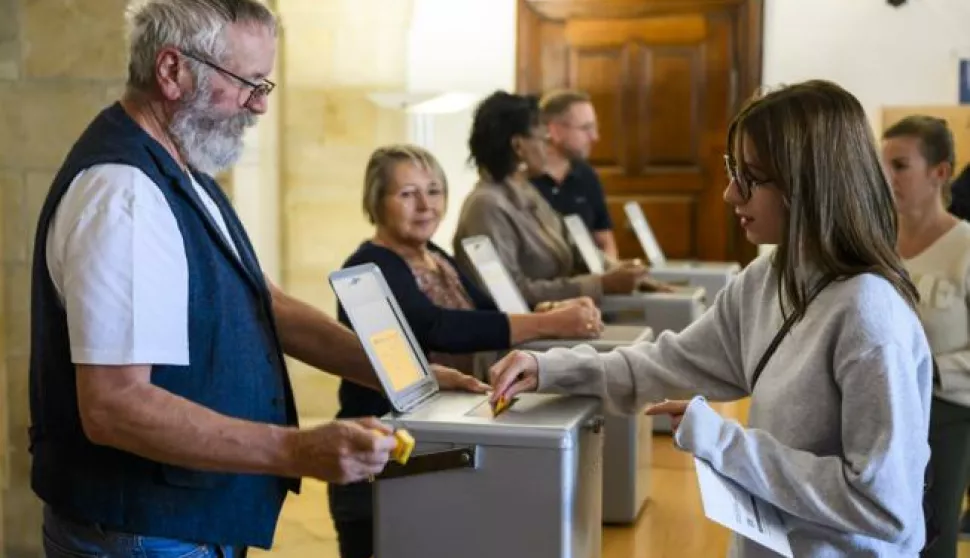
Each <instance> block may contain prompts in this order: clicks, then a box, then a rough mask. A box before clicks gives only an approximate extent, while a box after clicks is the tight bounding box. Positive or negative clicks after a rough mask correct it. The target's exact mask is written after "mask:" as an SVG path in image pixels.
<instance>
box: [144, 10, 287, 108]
mask: <svg viewBox="0 0 970 558" xmlns="http://www.w3.org/2000/svg"><path fill="white" fill-rule="evenodd" d="M125 16H126V19H127V22H128V41H129V61H128V85H129V86H130V87H133V88H135V89H139V90H143V91H146V90H150V89H151V88H152V87H154V85H155V59H156V57H157V56H158V52H159V51H160V50H161V49H162V48H164V47H174V48H177V49H179V50H181V51H186V52H188V53H190V54H193V55H195V56H200V57H204V58H206V59H209V60H211V61H212V62H216V63H221V62H224V60H225V57H226V55H227V54H228V52H227V51H228V47H227V45H226V40H225V33H224V31H225V28H226V26H227V25H229V24H232V23H249V24H255V25H262V26H265V27H267V28H269V29H270V31H271V32H272V33H273V35H274V36H275V35H276V27H277V21H276V16H275V15H273V12H272V11H270V9H269V8H267V7H266V5H265V4H263V3H262V2H260V1H259V0H131V2H130V3H129V5H128V9H127V11H126V14H125Z"/></svg>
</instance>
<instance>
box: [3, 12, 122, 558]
mask: <svg viewBox="0 0 970 558" xmlns="http://www.w3.org/2000/svg"><path fill="white" fill-rule="evenodd" d="M123 8H124V1H123V0H99V1H98V2H84V3H70V4H65V2H63V1H60V0H29V1H28V0H0V14H3V17H0V198H2V203H0V207H2V209H0V221H2V223H3V226H2V233H0V234H2V237H3V238H2V241H3V243H2V247H0V249H2V258H3V260H2V261H3V272H2V274H0V275H2V280H0V283H2V285H3V289H2V292H3V299H4V304H3V316H4V328H3V338H4V349H5V350H4V351H3V361H2V365H0V368H5V369H6V376H5V378H4V376H3V375H2V374H0V380H5V381H2V382H0V413H2V414H5V417H4V419H3V420H0V425H3V431H0V440H3V439H4V438H5V439H6V440H7V441H8V443H3V442H2V441H0V446H3V447H4V448H5V452H6V454H7V468H6V470H7V475H8V482H7V484H6V487H5V489H4V490H3V497H2V501H3V504H2V508H3V510H2V511H3V534H4V539H3V547H2V548H0V554H3V555H4V556H8V557H11V558H12V557H15V556H39V555H40V544H39V543H40V506H39V504H38V501H37V499H36V498H35V497H34V495H33V493H32V492H31V491H30V483H29V471H30V458H29V455H28V453H27V426H28V400H27V360H28V354H29V345H28V338H29V335H28V330H29V323H30V322H29V315H28V312H29V301H30V286H29V279H30V254H31V251H32V249H33V246H32V244H33V242H32V237H33V233H34V225H35V221H36V218H37V215H38V212H39V208H40V204H41V202H42V201H43V198H44V195H45V194H46V190H47V189H48V187H49V185H50V181H51V179H52V178H53V175H54V172H55V171H56V169H57V167H58V166H59V164H60V163H61V160H62V158H63V157H64V154H65V153H66V151H67V149H68V148H69V147H70V145H71V144H72V142H73V141H74V139H75V138H76V137H77V135H78V133H80V131H81V130H82V129H83V127H84V126H85V125H86V124H87V123H88V121H89V120H90V118H91V117H92V116H93V115H94V114H95V113H96V112H97V111H98V110H100V109H101V108H102V107H104V106H105V105H106V104H107V103H108V102H110V101H112V100H113V99H115V98H116V97H117V96H118V94H119V93H120V91H121V83H122V77H123V73H122V72H123V70H124V62H125V61H124V52H125V51H124V35H123V22H122V13H123ZM8 15H9V16H12V17H8Z"/></svg>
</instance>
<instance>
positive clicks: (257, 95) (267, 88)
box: [179, 51, 276, 108]
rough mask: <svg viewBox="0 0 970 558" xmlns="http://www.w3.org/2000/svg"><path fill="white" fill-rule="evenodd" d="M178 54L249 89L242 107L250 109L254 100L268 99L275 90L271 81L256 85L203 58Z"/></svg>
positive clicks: (265, 80)
mask: <svg viewBox="0 0 970 558" xmlns="http://www.w3.org/2000/svg"><path fill="white" fill-rule="evenodd" d="M179 52H181V53H182V55H183V56H185V57H186V58H191V59H192V60H195V61H196V62H198V63H200V64H205V65H206V66H208V67H210V68H212V69H213V70H215V71H217V72H219V73H221V74H225V75H227V76H229V77H231V78H233V79H235V80H237V81H239V82H240V83H242V84H243V85H245V86H247V87H249V88H250V89H252V91H250V92H249V97H248V98H247V99H246V102H245V103H243V106H244V107H247V108H251V107H250V105H251V104H252V102H253V101H255V100H256V99H261V98H266V97H268V96H269V94H270V93H271V92H272V91H273V89H275V88H276V84H275V83H273V82H272V81H270V80H268V79H264V80H262V81H261V82H260V83H256V82H254V81H250V80H248V79H246V78H244V77H242V76H239V75H236V74H234V73H232V72H230V71H229V70H227V69H225V68H223V67H222V66H220V65H218V64H216V63H214V62H210V61H208V60H206V59H205V58H201V57H198V56H195V55H193V54H189V53H188V52H185V51H179Z"/></svg>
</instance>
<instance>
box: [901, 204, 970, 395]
mask: <svg viewBox="0 0 970 558" xmlns="http://www.w3.org/2000/svg"><path fill="white" fill-rule="evenodd" d="M904 264H905V265H906V270H907V271H908V272H909V274H910V277H911V279H912V280H913V283H915V284H916V288H917V289H919V297H920V303H919V308H918V310H919V317H920V320H922V322H923V327H924V328H925V329H926V337H927V338H928V339H929V341H930V348H931V349H932V350H933V356H934V357H935V358H936V364H937V365H938V366H939V368H940V383H941V387H939V388H937V389H936V396H937V397H939V398H941V399H945V400H947V401H949V402H951V403H956V404H957V405H963V406H965V407H970V223H967V222H966V221H960V222H959V223H957V224H956V226H954V227H953V228H952V229H950V230H949V231H947V232H946V234H944V235H943V236H941V237H940V238H938V239H937V240H936V242H934V243H933V244H932V245H931V246H930V247H929V248H927V249H926V250H923V252H921V253H920V254H919V255H917V256H916V257H914V258H911V259H909V260H905V262H904Z"/></svg>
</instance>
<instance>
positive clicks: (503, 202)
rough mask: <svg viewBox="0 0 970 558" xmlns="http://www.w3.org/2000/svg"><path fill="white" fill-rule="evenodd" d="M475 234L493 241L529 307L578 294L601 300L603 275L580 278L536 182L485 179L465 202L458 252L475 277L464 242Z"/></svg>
mask: <svg viewBox="0 0 970 558" xmlns="http://www.w3.org/2000/svg"><path fill="white" fill-rule="evenodd" d="M477 235H485V236H487V237H489V238H490V239H491V240H492V244H493V245H494V246H495V251H496V252H497V253H498V256H499V258H500V259H501V260H502V264H503V265H505V268H506V269H507V270H508V272H509V274H510V275H511V276H512V280H513V281H515V284H516V286H518V288H519V291H520V292H521V293H522V297H523V298H524V299H525V301H526V303H528V305H529V307H530V308H534V307H535V305H537V304H539V303H540V302H547V301H556V300H563V299H567V298H573V297H578V296H589V297H590V298H592V299H593V300H595V301H597V302H599V301H600V300H601V299H602V297H603V285H602V281H601V280H600V277H599V276H598V275H577V272H579V265H580V264H579V262H578V261H577V259H576V257H575V256H576V254H575V253H574V252H573V248H572V245H571V244H570V242H569V240H568V239H567V236H566V228H565V225H564V224H563V222H562V218H561V217H560V216H559V214H558V213H556V210H555V209H553V208H552V207H551V206H550V205H549V202H547V201H546V200H545V199H544V198H543V197H542V194H540V193H539V191H538V190H536V189H535V187H534V186H533V185H532V184H526V185H525V186H513V185H511V184H509V183H507V182H498V183H496V182H487V181H482V182H479V183H478V184H477V185H476V186H475V188H473V189H472V191H471V193H470V194H469V195H468V197H466V198H465V201H464V203H463V204H462V208H461V216H460V217H459V218H458V227H457V229H456V230H455V237H454V254H455V260H457V261H458V264H459V265H460V266H461V267H462V268H463V269H464V270H465V272H466V273H468V274H469V276H471V277H477V275H476V274H475V273H474V271H473V270H474V267H473V266H472V264H471V262H470V261H469V260H468V257H467V256H466V255H465V251H464V250H463V249H462V247H461V241H462V239H464V238H467V237H470V236H477Z"/></svg>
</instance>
